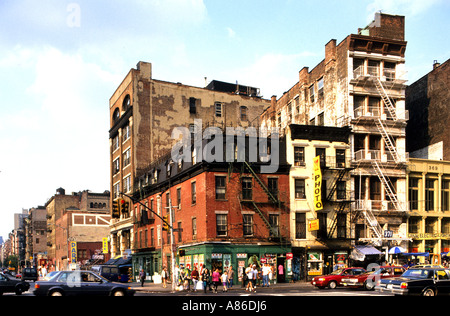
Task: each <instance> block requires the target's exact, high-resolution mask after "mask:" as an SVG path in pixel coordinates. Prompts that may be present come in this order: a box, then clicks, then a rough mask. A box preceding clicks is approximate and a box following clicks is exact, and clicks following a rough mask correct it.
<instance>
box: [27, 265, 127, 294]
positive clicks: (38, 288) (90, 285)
mask: <svg viewBox="0 0 450 316" xmlns="http://www.w3.org/2000/svg"><path fill="white" fill-rule="evenodd" d="M33 293H34V295H36V296H66V295H67V296H75V295H83V296H86V295H101V296H133V295H134V293H135V290H133V289H132V288H131V287H129V286H128V285H126V284H120V283H114V282H110V281H108V280H107V279H105V278H103V277H101V276H99V275H97V274H95V273H94V272H92V271H80V270H76V271H61V272H60V273H59V274H57V275H56V276H55V277H54V278H52V279H50V280H49V281H38V282H36V283H35V285H34V292H33Z"/></svg>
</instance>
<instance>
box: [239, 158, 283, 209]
mask: <svg viewBox="0 0 450 316" xmlns="http://www.w3.org/2000/svg"><path fill="white" fill-rule="evenodd" d="M244 164H245V166H246V167H247V169H248V170H250V173H251V174H252V175H253V177H254V178H255V180H256V182H258V184H259V185H260V186H261V187H262V188H263V190H264V192H266V194H267V196H268V197H269V199H270V200H271V201H273V202H274V203H278V202H279V200H278V198H277V197H275V196H274V195H273V194H272V192H270V190H269V189H268V188H267V186H266V185H265V184H264V182H263V181H262V180H261V179H260V178H259V177H258V174H257V173H256V172H255V170H253V168H252V167H251V166H250V164H249V163H248V162H247V161H244Z"/></svg>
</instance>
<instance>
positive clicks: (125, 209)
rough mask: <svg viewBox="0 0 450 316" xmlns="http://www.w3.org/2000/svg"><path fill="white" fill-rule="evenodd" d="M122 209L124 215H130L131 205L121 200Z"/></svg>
mask: <svg viewBox="0 0 450 316" xmlns="http://www.w3.org/2000/svg"><path fill="white" fill-rule="evenodd" d="M120 204H121V205H120V208H121V212H122V213H128V211H129V205H130V203H128V202H125V200H123V199H122V200H120Z"/></svg>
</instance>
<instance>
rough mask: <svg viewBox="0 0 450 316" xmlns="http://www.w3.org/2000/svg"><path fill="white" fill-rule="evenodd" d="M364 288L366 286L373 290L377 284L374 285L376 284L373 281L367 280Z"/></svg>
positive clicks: (367, 288)
mask: <svg viewBox="0 0 450 316" xmlns="http://www.w3.org/2000/svg"><path fill="white" fill-rule="evenodd" d="M364 288H365V289H366V290H367V291H372V290H374V289H375V286H374V284H373V281H371V280H367V281H366V282H365V283H364Z"/></svg>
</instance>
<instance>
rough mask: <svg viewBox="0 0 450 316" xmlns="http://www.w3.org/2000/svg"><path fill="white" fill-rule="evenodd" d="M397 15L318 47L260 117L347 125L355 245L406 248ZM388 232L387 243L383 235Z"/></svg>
mask: <svg viewBox="0 0 450 316" xmlns="http://www.w3.org/2000/svg"><path fill="white" fill-rule="evenodd" d="M406 44H407V43H406V41H405V38H404V17H403V16H393V15H387V14H383V13H377V14H376V15H375V20H374V21H373V22H372V23H371V24H369V25H368V26H367V27H365V28H364V29H359V30H358V34H351V35H349V36H347V37H346V38H345V39H344V40H343V41H341V42H340V43H339V44H336V40H334V39H333V40H331V41H329V42H328V43H327V44H326V45H325V59H324V60H323V61H322V62H321V63H319V64H318V65H317V66H316V67H314V68H313V69H312V70H311V71H310V70H309V68H308V67H304V68H303V69H301V70H300V72H299V81H298V82H297V83H296V84H295V85H294V86H293V87H292V88H291V89H290V90H289V91H287V92H286V93H285V94H284V95H283V96H282V97H281V98H280V99H278V100H277V99H276V97H273V98H272V102H271V107H270V108H268V109H267V110H266V111H265V112H264V113H263V115H262V116H261V126H262V127H278V128H279V129H280V130H281V131H283V130H285V129H286V128H287V126H288V125H289V124H291V123H295V124H304V125H319V126H335V127H350V128H351V130H352V133H351V135H350V150H351V155H350V157H351V159H352V165H353V166H354V167H355V169H354V170H352V171H351V176H352V177H351V187H352V190H353V191H354V196H355V202H354V203H352V211H353V212H355V216H353V219H352V229H353V231H354V232H355V238H356V240H357V241H358V242H365V243H367V242H370V243H373V244H375V245H377V246H386V244H387V243H389V242H391V243H396V244H399V245H403V246H406V243H407V240H405V239H404V237H403V236H405V235H406V214H407V211H408V209H407V203H406V187H407V186H406V162H407V154H406V142H405V139H406V133H405V128H406V122H407V120H408V112H407V111H406V110H405V88H406V86H405V82H406V78H405V50H406ZM386 230H389V231H394V232H395V233H394V236H393V237H391V238H389V239H390V240H387V239H386V238H385V237H384V231H386Z"/></svg>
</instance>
